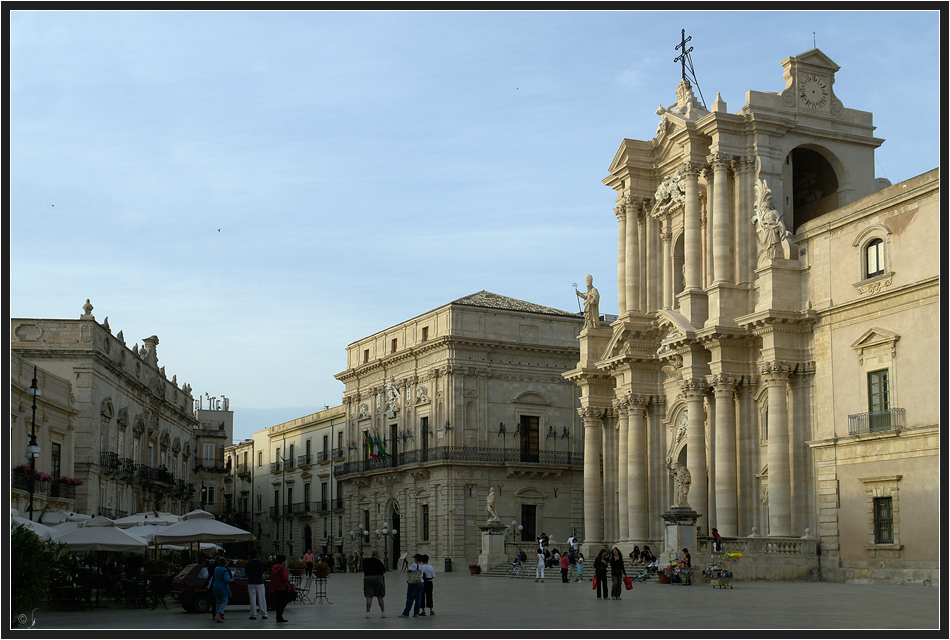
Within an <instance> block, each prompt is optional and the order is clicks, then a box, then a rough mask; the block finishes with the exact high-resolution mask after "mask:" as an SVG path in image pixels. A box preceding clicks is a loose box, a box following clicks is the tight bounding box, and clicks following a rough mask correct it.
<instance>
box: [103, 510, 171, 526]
mask: <svg viewBox="0 0 950 640" xmlns="http://www.w3.org/2000/svg"><path fill="white" fill-rule="evenodd" d="M156 519H161V520H164V521H165V522H167V523H169V524H174V523H176V522H178V521H179V520H181V516H176V515H175V514H174V513H169V512H167V511H140V512H138V513H134V514H132V515H130V516H126V517H124V518H119V519H118V520H116V521H115V526H117V527H119V528H121V529H128V528H131V527H140V526H142V525H144V524H148V522H147V521H148V520H156Z"/></svg>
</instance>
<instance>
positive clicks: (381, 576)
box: [362, 549, 386, 618]
mask: <svg viewBox="0 0 950 640" xmlns="http://www.w3.org/2000/svg"><path fill="white" fill-rule="evenodd" d="M362 565H363V596H364V597H365V598H366V617H367V618H368V617H369V612H370V610H371V609H372V608H373V598H376V601H377V602H378V603H379V611H380V613H381V615H380V617H381V618H385V617H386V603H385V602H384V598H385V597H386V565H384V564H383V563H382V561H381V560H380V559H379V551H378V550H376V549H373V552H372V554H371V555H370V557H369V558H366V559H364V560H363V561H362Z"/></svg>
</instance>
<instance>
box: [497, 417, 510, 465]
mask: <svg viewBox="0 0 950 640" xmlns="http://www.w3.org/2000/svg"><path fill="white" fill-rule="evenodd" d="M498 435H500V436H501V450H502V452H503V455H504V457H505V462H508V445H507V442H508V431H506V430H505V423H504V422H501V423H499V424H498Z"/></svg>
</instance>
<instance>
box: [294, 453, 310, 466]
mask: <svg viewBox="0 0 950 640" xmlns="http://www.w3.org/2000/svg"><path fill="white" fill-rule="evenodd" d="M311 464H313V455H312V454H309V453H305V454H303V455H300V456H297V466H298V467H309V466H310V465H311Z"/></svg>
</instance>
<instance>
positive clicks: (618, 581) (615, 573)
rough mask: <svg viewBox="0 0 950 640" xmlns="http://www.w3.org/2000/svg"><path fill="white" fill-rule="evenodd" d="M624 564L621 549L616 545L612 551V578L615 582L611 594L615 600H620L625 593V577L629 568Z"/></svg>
mask: <svg viewBox="0 0 950 640" xmlns="http://www.w3.org/2000/svg"><path fill="white" fill-rule="evenodd" d="M623 565H624V562H623V556H622V555H621V554H620V549H618V548H617V547H614V548H613V550H612V551H611V552H610V580H611V582H613V586H612V588H611V590H610V595H611V596H612V597H613V599H614V600H620V594H621V593H623V577H624V576H625V575H627V569H626V568H625V567H624V566H623Z"/></svg>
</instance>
